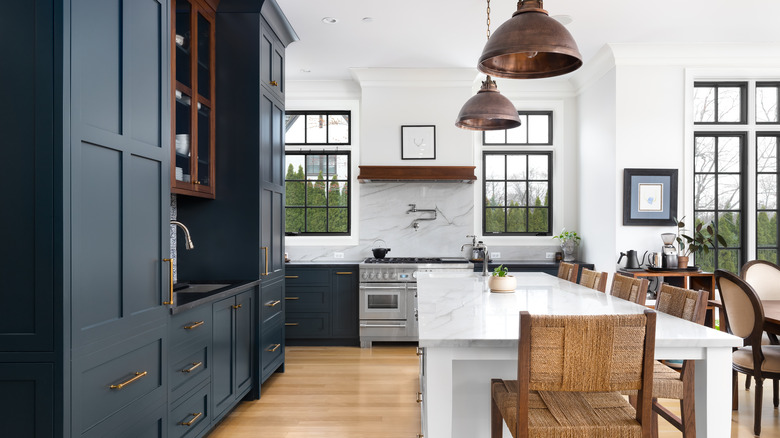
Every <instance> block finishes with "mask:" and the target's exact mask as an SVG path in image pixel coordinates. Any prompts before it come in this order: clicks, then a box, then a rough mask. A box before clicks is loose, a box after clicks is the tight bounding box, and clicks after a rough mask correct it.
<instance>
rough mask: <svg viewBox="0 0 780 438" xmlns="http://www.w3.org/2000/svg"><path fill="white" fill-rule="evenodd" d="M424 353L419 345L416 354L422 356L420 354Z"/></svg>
mask: <svg viewBox="0 0 780 438" xmlns="http://www.w3.org/2000/svg"><path fill="white" fill-rule="evenodd" d="M424 354H425V350H423V349H422V348H420V347H417V355H418V356H422V355H424Z"/></svg>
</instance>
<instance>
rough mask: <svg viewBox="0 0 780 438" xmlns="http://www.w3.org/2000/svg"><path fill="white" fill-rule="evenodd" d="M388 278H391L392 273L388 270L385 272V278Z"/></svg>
mask: <svg viewBox="0 0 780 438" xmlns="http://www.w3.org/2000/svg"><path fill="white" fill-rule="evenodd" d="M388 278H390V274H388V273H387V272H385V280H387V279H388Z"/></svg>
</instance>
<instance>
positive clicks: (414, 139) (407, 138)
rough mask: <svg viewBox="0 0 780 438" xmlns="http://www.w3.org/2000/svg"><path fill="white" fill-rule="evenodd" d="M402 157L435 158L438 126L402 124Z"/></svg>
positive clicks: (414, 158) (409, 158) (412, 158)
mask: <svg viewBox="0 0 780 438" xmlns="http://www.w3.org/2000/svg"><path fill="white" fill-rule="evenodd" d="M401 159H403V160H435V159H436V126H434V125H405V126H401Z"/></svg>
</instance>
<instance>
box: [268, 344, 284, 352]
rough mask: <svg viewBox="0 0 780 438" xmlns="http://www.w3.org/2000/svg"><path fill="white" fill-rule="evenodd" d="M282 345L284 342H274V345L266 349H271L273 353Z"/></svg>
mask: <svg viewBox="0 0 780 438" xmlns="http://www.w3.org/2000/svg"><path fill="white" fill-rule="evenodd" d="M281 346H282V344H273V347H271V348H266V349H265V351H269V352H271V353H273V352H274V351H276V350H278V349H279V347H281Z"/></svg>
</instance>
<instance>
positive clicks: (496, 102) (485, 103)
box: [455, 76, 520, 131]
mask: <svg viewBox="0 0 780 438" xmlns="http://www.w3.org/2000/svg"><path fill="white" fill-rule="evenodd" d="M455 126H457V127H458V128H463V129H469V130H472V131H492V130H495V129H512V128H517V127H518V126H520V117H519V116H518V115H517V109H515V106H514V105H513V104H512V102H510V101H509V99H507V98H506V97H505V96H502V95H501V93H499V91H498V87H497V86H496V83H495V82H494V81H493V79H492V78H491V77H490V76H488V77H487V79H486V80H485V81H484V82H482V88H480V89H479V91H477V94H476V95H474V96H472V97H471V99H469V100H467V101H466V103H465V104H464V105H463V108H461V109H460V113H459V114H458V120H457V121H456V122H455Z"/></svg>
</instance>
